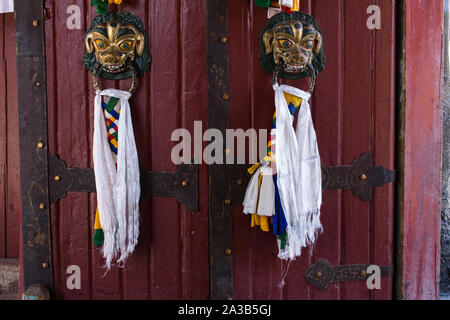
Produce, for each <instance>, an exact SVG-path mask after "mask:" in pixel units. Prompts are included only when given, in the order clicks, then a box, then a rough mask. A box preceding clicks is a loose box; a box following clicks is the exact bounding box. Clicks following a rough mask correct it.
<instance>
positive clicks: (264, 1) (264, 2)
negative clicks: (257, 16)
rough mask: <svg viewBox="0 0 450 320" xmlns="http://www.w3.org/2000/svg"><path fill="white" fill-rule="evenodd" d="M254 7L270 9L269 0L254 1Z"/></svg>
mask: <svg viewBox="0 0 450 320" xmlns="http://www.w3.org/2000/svg"><path fill="white" fill-rule="evenodd" d="M255 5H256V6H258V7H263V8H268V7H270V0H255Z"/></svg>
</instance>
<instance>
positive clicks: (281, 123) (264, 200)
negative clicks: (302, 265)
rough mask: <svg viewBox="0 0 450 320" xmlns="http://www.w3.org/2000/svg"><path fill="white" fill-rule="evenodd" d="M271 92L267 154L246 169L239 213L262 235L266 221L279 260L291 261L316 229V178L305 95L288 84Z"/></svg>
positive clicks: (313, 136) (318, 184)
mask: <svg viewBox="0 0 450 320" xmlns="http://www.w3.org/2000/svg"><path fill="white" fill-rule="evenodd" d="M274 90H275V104H276V112H275V115H274V119H273V127H272V132H271V140H270V141H269V144H268V145H269V148H268V156H267V157H265V159H264V160H263V161H262V162H260V163H257V164H255V165H254V166H253V167H252V168H250V169H249V170H248V171H249V173H250V174H253V176H252V178H251V179H250V182H249V185H248V187H247V190H246V194H245V198H244V202H243V206H244V210H243V212H244V213H245V214H251V215H252V227H255V226H260V227H261V229H262V230H263V231H266V232H268V231H269V220H268V219H269V218H270V220H271V222H272V225H273V233H274V234H275V235H276V236H277V238H278V248H279V255H278V256H279V258H280V259H283V260H294V259H295V257H297V256H300V254H301V249H302V248H303V247H306V246H308V245H312V244H314V241H315V238H316V234H317V232H319V231H321V230H322V226H321V224H320V206H321V202H322V174H321V166H320V157H319V152H318V148H317V141H316V134H315V131H314V126H313V123H312V118H311V111H310V108H309V103H308V100H309V98H310V97H311V95H310V94H309V93H306V92H304V91H302V90H299V89H296V88H293V87H289V86H281V87H280V86H278V85H276V86H274ZM297 112H298V120H297V127H296V130H294V127H293V122H294V116H295V114H296V113H297ZM273 163H275V164H276V172H275V170H274V167H273ZM286 272H287V269H286V271H285V272H284V273H285V274H286Z"/></svg>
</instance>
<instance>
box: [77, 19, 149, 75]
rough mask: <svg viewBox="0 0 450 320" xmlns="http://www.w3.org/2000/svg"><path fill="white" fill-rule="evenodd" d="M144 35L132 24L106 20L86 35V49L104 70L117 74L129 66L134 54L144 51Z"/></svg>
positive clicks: (140, 53)
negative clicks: (93, 54) (105, 22)
mask: <svg viewBox="0 0 450 320" xmlns="http://www.w3.org/2000/svg"><path fill="white" fill-rule="evenodd" d="M144 44H145V40H144V35H143V34H142V33H141V32H139V31H138V30H137V29H136V27H134V26H133V25H122V24H121V23H116V22H108V23H107V24H106V25H99V26H97V27H96V28H95V29H94V30H93V31H92V32H90V33H89V34H88V35H87V36H86V50H87V52H88V53H92V52H95V57H96V59H97V62H98V63H99V65H100V67H101V68H102V69H103V71H104V72H107V73H111V74H119V73H122V72H124V71H126V70H128V69H129V68H130V67H131V61H133V60H134V58H135V55H139V56H142V54H143V52H144Z"/></svg>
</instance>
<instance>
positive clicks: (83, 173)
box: [48, 154, 198, 212]
mask: <svg viewBox="0 0 450 320" xmlns="http://www.w3.org/2000/svg"><path fill="white" fill-rule="evenodd" d="M48 166H49V189H50V192H49V193H50V202H51V203H55V202H56V201H58V200H60V199H62V198H64V197H65V196H66V194H67V192H69V191H74V192H92V193H94V192H96V188H95V175H94V169H90V168H68V167H67V166H66V164H65V162H64V161H63V160H61V159H59V158H58V157H57V156H56V155H54V154H49V155H48ZM144 196H154V197H169V198H176V199H177V200H178V202H179V203H181V204H182V205H184V206H185V207H186V208H187V209H188V210H189V211H193V212H196V211H198V165H189V164H184V165H180V166H178V167H177V171H176V172H164V171H144V170H143V169H142V168H141V197H144Z"/></svg>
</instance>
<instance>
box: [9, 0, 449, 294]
mask: <svg viewBox="0 0 450 320" xmlns="http://www.w3.org/2000/svg"><path fill="white" fill-rule="evenodd" d="M397 4H398V9H399V10H398V17H397V20H398V21H397V25H398V27H399V28H398V30H399V31H398V32H399V37H398V39H399V41H400V40H401V41H400V43H399V51H398V57H397V61H398V62H399V68H398V83H397V100H398V101H397V105H398V112H397V116H398V123H397V125H398V129H397V130H398V132H397V170H398V171H397V187H396V188H397V192H396V212H395V216H396V245H395V247H396V250H395V252H396V254H395V258H396V259H395V263H396V273H395V289H396V290H395V292H396V293H395V298H397V299H425V298H426V299H438V298H439V268H440V253H439V251H440V250H439V249H440V197H441V177H440V168H441V156H442V150H441V149H442V124H443V122H442V121H443V117H442V105H441V95H442V87H443V72H442V59H440V58H441V56H442V27H443V25H442V23H441V22H442V21H443V12H444V8H443V3H438V2H433V4H431V5H427V6H424V5H423V4H420V3H418V2H417V3H415V2H412V1H407V0H397ZM43 8H44V6H43V0H41V1H36V0H22V1H19V2H16V4H15V14H16V21H15V24H16V42H17V71H18V96H19V97H18V108H19V138H20V168H21V195H22V196H21V230H22V240H21V242H22V245H21V264H22V268H21V281H22V286H21V287H22V288H27V287H28V286H29V285H31V284H42V285H45V286H46V287H48V288H49V289H50V290H51V289H52V288H53V271H52V261H51V243H50V241H51V237H50V212H49V181H48V154H47V139H48V132H47V116H46V106H47V105H46V75H45V38H44V11H43ZM207 11H208V21H209V22H210V23H208V30H206V31H207V39H208V58H207V59H208V64H207V65H208V83H209V84H211V83H212V82H210V80H211V79H212V77H211V76H214V73H213V69H211V67H212V66H213V65H214V64H216V65H217V64H219V65H221V66H222V67H223V71H224V72H223V73H222V74H221V76H223V78H222V79H221V80H222V81H224V82H222V85H223V86H220V87H217V86H213V87H211V86H209V89H208V126H209V127H215V128H219V129H225V128H226V127H227V126H228V122H229V102H228V98H227V97H228V96H227V95H224V93H225V94H227V92H228V85H229V84H228V82H227V81H228V52H227V45H226V43H227V32H228V21H227V14H228V3H227V1H221V0H207ZM214 17H219V19H217V21H216V22H214V21H213V18H214ZM220 17H222V18H221V19H220ZM412 26H415V27H414V28H412ZM416 26H421V27H422V28H423V30H427V32H429V34H428V35H429V36H427V37H424V36H422V34H420V33H419V32H415V30H416V29H415V28H416ZM418 42H420V43H421V47H423V48H427V55H420V54H418V52H417V51H418V48H417V46H414V43H418ZM214 47H215V48H221V50H218V51H216V50H212V48H214ZM419 50H420V49H419ZM218 53H220V54H221V55H220V56H216V54H218ZM423 56H428V57H431V59H428V61H427V68H426V69H424V68H420V69H416V68H415V66H416V65H418V62H419V63H422V62H423V58H422V57H423ZM216 59H217V60H216ZM437 74H438V75H439V76H436V75H437ZM424 80H426V81H424ZM211 81H212V80H211ZM214 81H216V80H214ZM216 84H218V82H216ZM31 106H32V108H31ZM213 107H214V109H213ZM212 112H216V113H215V114H213V113H212ZM219 116H220V117H221V119H222V120H220V122H215V121H216V120H219V119H220V118H219ZM31 120H32V124H33V125H29V124H30V123H31ZM424 128H425V129H426V130H424ZM208 171H209V177H210V181H211V183H214V185H216V184H217V183H220V184H221V186H223V181H229V180H230V175H229V171H228V170H220V167H217V168H214V167H210V168H209V170H208ZM222 178H223V179H225V180H222ZM211 179H212V180H211ZM214 181H217V182H214ZM418 182H419V184H418ZM214 185H212V186H210V200H209V201H210V206H209V208H210V271H211V272H210V288H211V293H210V294H211V298H212V299H226V298H232V294H233V276H232V255H231V252H230V251H229V250H228V249H230V248H231V244H232V243H231V239H232V237H231V231H232V229H231V207H230V205H229V201H227V200H229V199H230V198H231V195H230V193H231V190H230V188H225V189H224V188H222V189H224V191H220V190H219V189H220V188H214ZM230 185H231V183H230V184H229V186H230ZM418 185H419V186H420V188H418V187H417V186H418ZM218 213H221V214H218ZM423 217H426V218H427V219H426V221H427V223H425V224H424V223H423V221H424V220H423ZM217 219H220V220H221V222H223V224H222V226H221V227H220V230H218V229H217V227H218V225H220V224H218V223H217V221H216V220H217ZM218 231H220V232H224V234H222V235H218ZM417 240H420V244H423V247H421V249H422V250H416V248H417ZM216 258H217V259H216ZM424 261H425V263H423V262H424ZM419 266H421V268H418V267H419Z"/></svg>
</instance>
